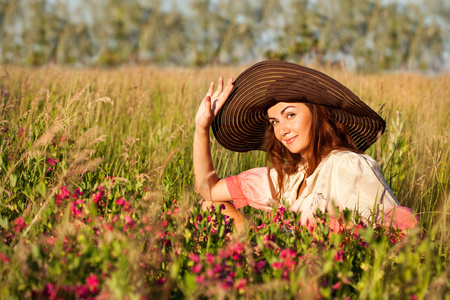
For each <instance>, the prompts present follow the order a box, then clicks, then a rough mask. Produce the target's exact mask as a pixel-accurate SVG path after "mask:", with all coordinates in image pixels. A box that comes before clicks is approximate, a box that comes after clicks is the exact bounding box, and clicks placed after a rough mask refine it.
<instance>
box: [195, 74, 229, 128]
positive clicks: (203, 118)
mask: <svg viewBox="0 0 450 300" xmlns="http://www.w3.org/2000/svg"><path fill="white" fill-rule="evenodd" d="M232 90H233V78H230V79H229V80H228V82H227V85H226V86H225V88H224V87H223V78H222V77H220V78H219V84H218V86H217V90H216V91H215V92H214V94H213V91H214V81H213V82H211V84H210V85H209V89H208V92H207V93H206V96H205V98H203V100H202V103H201V104H200V107H199V108H198V110H197V114H196V116H195V124H196V126H197V129H203V130H209V127H210V126H211V124H212V122H213V121H214V119H215V117H216V116H217V114H218V112H219V110H220V109H221V108H222V106H223V104H224V103H225V102H226V100H227V98H228V96H229V95H230V93H231V91H232Z"/></svg>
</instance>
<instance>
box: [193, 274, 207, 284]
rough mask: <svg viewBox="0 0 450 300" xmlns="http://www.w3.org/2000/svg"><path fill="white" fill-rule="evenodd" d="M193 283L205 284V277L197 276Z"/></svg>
mask: <svg viewBox="0 0 450 300" xmlns="http://www.w3.org/2000/svg"><path fill="white" fill-rule="evenodd" d="M195 282H196V283H197V284H202V283H204V282H205V275H198V276H197V277H196V278H195Z"/></svg>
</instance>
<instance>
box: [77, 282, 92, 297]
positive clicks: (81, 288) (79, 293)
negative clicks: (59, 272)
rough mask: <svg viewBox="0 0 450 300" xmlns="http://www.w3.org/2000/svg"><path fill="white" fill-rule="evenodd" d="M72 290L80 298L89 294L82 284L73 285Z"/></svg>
mask: <svg viewBox="0 0 450 300" xmlns="http://www.w3.org/2000/svg"><path fill="white" fill-rule="evenodd" d="M74 290H75V294H76V295H77V296H79V297H80V298H87V297H88V296H89V289H88V287H87V286H85V285H84V284H82V285H77V286H75V288H74Z"/></svg>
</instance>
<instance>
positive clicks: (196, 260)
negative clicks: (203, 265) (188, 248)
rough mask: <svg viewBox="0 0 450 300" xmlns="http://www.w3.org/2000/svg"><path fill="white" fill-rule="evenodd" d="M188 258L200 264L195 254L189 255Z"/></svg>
mask: <svg viewBox="0 0 450 300" xmlns="http://www.w3.org/2000/svg"><path fill="white" fill-rule="evenodd" d="M188 257H189V259H190V260H192V261H193V262H195V263H198V262H200V257H199V256H198V255H197V254H194V253H189V254H188Z"/></svg>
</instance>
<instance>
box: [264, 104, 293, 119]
mask: <svg viewBox="0 0 450 300" xmlns="http://www.w3.org/2000/svg"><path fill="white" fill-rule="evenodd" d="M290 107H294V108H295V106H293V105H288V106H286V107H285V108H283V109H282V110H281V111H280V114H281V115H283V114H284V112H285V111H286V109H288V108H290ZM270 119H276V118H271V117H269V120H270Z"/></svg>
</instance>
